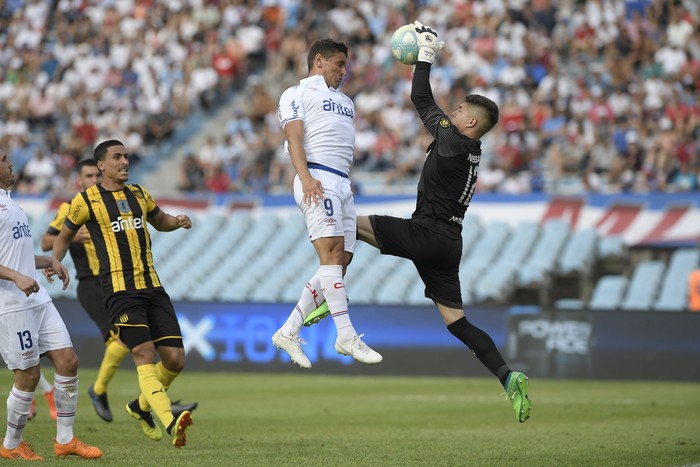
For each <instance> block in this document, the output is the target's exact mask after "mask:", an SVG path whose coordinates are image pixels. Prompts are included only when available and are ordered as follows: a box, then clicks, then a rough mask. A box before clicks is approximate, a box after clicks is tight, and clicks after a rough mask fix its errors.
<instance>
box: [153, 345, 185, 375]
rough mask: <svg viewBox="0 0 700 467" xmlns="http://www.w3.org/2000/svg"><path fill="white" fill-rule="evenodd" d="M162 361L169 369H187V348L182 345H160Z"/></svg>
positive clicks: (174, 370) (178, 370) (159, 350)
mask: <svg viewBox="0 0 700 467" xmlns="http://www.w3.org/2000/svg"><path fill="white" fill-rule="evenodd" d="M158 352H159V354H160V361H161V362H162V363H163V366H164V367H165V369H167V370H168V371H172V372H174V373H180V372H181V371H182V370H184V369H185V350H184V349H183V348H180V347H167V348H166V347H159V348H158Z"/></svg>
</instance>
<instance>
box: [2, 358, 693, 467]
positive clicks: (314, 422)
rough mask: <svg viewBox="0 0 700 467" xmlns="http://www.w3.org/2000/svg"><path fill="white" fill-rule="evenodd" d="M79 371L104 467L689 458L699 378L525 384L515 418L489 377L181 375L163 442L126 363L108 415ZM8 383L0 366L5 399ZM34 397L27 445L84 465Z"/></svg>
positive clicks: (86, 425)
mask: <svg viewBox="0 0 700 467" xmlns="http://www.w3.org/2000/svg"><path fill="white" fill-rule="evenodd" d="M46 374H47V376H49V375H52V372H48V371H47V373H46ZM80 376H81V388H80V402H79V407H78V418H77V421H76V429H75V432H76V434H77V435H78V436H79V437H80V438H81V439H82V440H83V441H86V442H88V443H90V444H94V445H96V446H99V447H100V448H101V449H102V450H103V451H104V457H103V458H101V459H98V460H97V461H93V462H95V463H98V464H100V465H104V466H130V467H135V466H164V465H165V466H170V465H178V466H184V465H192V466H195V465H196V466H283V465H284V466H287V465H288V466H298V465H306V466H311V465H313V466H461V465H465V466H482V465H484V466H487V465H492V466H509V465H518V466H519V467H522V466H549V465H552V466H582V465H586V466H608V465H609V466H647V465H648V466H681V465H700V384H690V383H668V382H648V381H625V382H617V381H615V382H609V381H562V380H539V379H530V395H531V398H532V401H533V409H532V414H531V418H530V420H528V421H527V422H525V423H524V424H519V423H517V422H516V420H515V414H514V412H513V410H512V408H511V406H510V404H509V403H508V402H507V401H506V400H505V396H503V395H501V394H502V393H503V390H502V388H501V387H500V386H499V385H498V382H497V381H496V379H495V378H491V379H465V378H427V377H425V378H424V377H420V378H413V377H358V376H323V375H315V374H313V372H302V371H301V370H299V374H298V375H297V374H243V373H195V372H187V371H185V372H184V373H183V374H182V375H181V376H180V377H179V378H178V379H177V380H176V381H175V384H174V385H173V387H172V388H171V390H170V394H171V396H172V397H173V398H174V399H178V398H180V399H183V400H184V401H191V400H196V401H198V402H199V408H198V409H197V410H196V411H194V412H193V420H194V425H193V427H192V429H191V430H190V432H189V436H188V444H187V446H186V447H184V448H182V449H175V448H173V447H172V446H171V445H170V444H169V442H168V439H167V438H164V439H163V440H161V441H160V442H154V441H151V440H149V439H147V438H146V437H145V436H143V434H142V432H141V429H140V427H139V425H138V423H137V422H135V421H134V420H132V419H131V418H130V417H129V416H128V415H127V414H126V413H125V412H124V406H125V405H126V403H127V402H128V401H129V400H131V399H133V398H134V397H135V395H136V389H135V388H136V375H135V372H134V371H133V370H132V369H123V370H121V371H120V372H119V373H118V374H117V376H116V378H115V380H114V381H113V382H112V385H111V387H110V391H109V398H110V404H111V407H112V412H113V413H114V415H115V420H114V422H112V423H105V422H103V421H102V420H100V419H99V418H98V417H97V415H95V413H94V410H93V408H92V405H91V403H90V399H89V398H88V396H87V388H88V387H89V385H90V384H91V383H92V381H93V378H94V376H95V371H94V370H91V369H85V370H81V372H80ZM11 377H12V375H11V373H10V372H8V371H7V370H5V371H4V372H2V373H0V393H1V395H2V397H3V399H4V398H6V397H7V393H8V391H9V389H10V387H11V384H12V381H11ZM37 405H38V411H39V413H38V416H37V417H36V418H35V419H34V420H32V421H31V422H29V424H28V426H27V429H26V430H25V439H26V440H27V441H29V442H30V443H31V444H32V446H33V448H34V449H35V450H36V451H37V453H38V454H40V455H42V456H44V457H46V458H47V459H50V461H51V462H62V463H67V462H86V461H82V460H79V459H61V460H58V461H56V460H55V459H54V458H53V450H52V442H53V441H52V440H51V439H52V437H54V436H55V423H54V422H53V420H51V419H50V418H49V416H48V412H47V410H46V404H45V402H44V400H43V398H42V397H41V396H39V397H38V403H37ZM2 414H3V417H4V415H5V412H4V410H3V411H2Z"/></svg>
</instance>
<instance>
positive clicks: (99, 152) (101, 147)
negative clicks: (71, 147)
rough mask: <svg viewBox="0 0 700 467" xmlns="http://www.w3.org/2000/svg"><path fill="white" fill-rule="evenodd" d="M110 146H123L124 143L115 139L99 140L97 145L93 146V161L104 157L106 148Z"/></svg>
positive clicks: (101, 159)
mask: <svg viewBox="0 0 700 467" xmlns="http://www.w3.org/2000/svg"><path fill="white" fill-rule="evenodd" d="M112 146H124V144H123V143H122V142H121V141H119V140H116V139H109V140H107V141H103V142H101V143H100V144H98V145H97V147H96V148H95V152H94V153H93V157H94V160H95V162H97V161H103V160H104V159H105V156H106V155H107V150H108V149H109V148H111V147H112Z"/></svg>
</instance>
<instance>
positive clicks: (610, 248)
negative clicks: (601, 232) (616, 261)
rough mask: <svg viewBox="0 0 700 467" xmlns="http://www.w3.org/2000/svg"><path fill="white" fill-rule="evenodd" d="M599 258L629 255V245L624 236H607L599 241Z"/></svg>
mask: <svg viewBox="0 0 700 467" xmlns="http://www.w3.org/2000/svg"><path fill="white" fill-rule="evenodd" d="M597 254H598V259H605V258H610V257H614V258H621V257H624V256H626V255H627V246H626V245H625V242H624V240H623V239H622V237H620V236H617V235H612V236H607V237H603V238H601V239H600V242H598V251H597Z"/></svg>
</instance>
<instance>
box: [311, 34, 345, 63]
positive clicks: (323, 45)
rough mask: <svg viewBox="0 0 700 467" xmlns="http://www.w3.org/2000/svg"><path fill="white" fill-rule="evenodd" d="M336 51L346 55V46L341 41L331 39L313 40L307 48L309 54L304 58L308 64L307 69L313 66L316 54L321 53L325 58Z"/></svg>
mask: <svg viewBox="0 0 700 467" xmlns="http://www.w3.org/2000/svg"><path fill="white" fill-rule="evenodd" d="M337 53H344V54H345V55H346V56H347V55H348V46H347V45H345V43H343V42H338V41H334V40H333V39H321V40H318V41H316V42H314V43H313V44H312V45H311V49H309V56H308V57H307V58H306V64H307V65H308V66H309V71H311V69H312V68H313V65H314V59H315V58H316V55H318V54H321V56H322V57H323V58H325V59H328V58H329V57H330V56H331V55H335V54H337Z"/></svg>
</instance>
